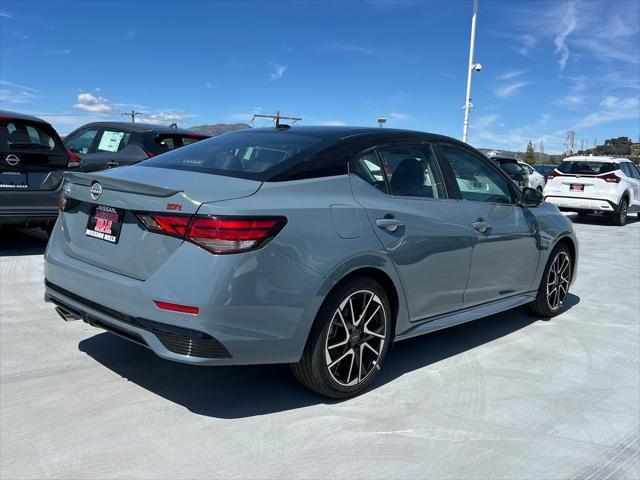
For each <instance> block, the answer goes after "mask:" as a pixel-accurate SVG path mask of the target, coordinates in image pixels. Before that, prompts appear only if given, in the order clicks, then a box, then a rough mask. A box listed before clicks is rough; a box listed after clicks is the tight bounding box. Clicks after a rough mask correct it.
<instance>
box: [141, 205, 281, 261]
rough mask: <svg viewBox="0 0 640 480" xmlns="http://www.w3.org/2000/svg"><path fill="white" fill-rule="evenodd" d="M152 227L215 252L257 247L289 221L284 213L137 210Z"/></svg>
mask: <svg viewBox="0 0 640 480" xmlns="http://www.w3.org/2000/svg"><path fill="white" fill-rule="evenodd" d="M136 216H137V217H138V219H139V220H140V222H141V223H142V225H143V226H144V227H145V228H146V229H147V230H149V231H152V232H155V233H161V234H164V235H171V236H174V237H179V238H184V239H185V240H187V241H189V242H191V243H195V244H196V245H198V246H200V247H202V248H204V249H205V250H209V251H210V252H212V253H216V254H226V253H240V252H247V251H249V250H255V249H257V248H260V247H262V246H263V245H265V244H266V243H267V242H269V240H271V239H272V238H273V237H275V236H276V235H277V234H278V232H280V230H282V228H283V227H284V226H285V225H286V223H287V220H286V218H284V217H216V216H194V217H189V216H185V215H166V214H162V213H138V214H136Z"/></svg>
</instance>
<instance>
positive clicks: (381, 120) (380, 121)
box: [378, 117, 387, 127]
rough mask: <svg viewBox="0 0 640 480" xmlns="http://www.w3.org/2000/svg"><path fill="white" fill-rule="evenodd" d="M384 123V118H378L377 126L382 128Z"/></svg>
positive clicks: (385, 121) (385, 120)
mask: <svg viewBox="0 0 640 480" xmlns="http://www.w3.org/2000/svg"><path fill="white" fill-rule="evenodd" d="M385 123H387V119H386V118H385V117H379V118H378V125H379V126H380V127H382V126H383V125H384V124H385Z"/></svg>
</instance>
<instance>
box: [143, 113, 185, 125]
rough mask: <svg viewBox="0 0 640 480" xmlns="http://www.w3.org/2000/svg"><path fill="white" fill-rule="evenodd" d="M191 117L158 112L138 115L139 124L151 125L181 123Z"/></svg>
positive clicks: (183, 114) (182, 114)
mask: <svg viewBox="0 0 640 480" xmlns="http://www.w3.org/2000/svg"><path fill="white" fill-rule="evenodd" d="M192 116H193V115H190V114H187V113H184V112H159V113H153V114H140V122H143V123H153V124H170V123H178V122H183V121H185V120H186V119H188V118H190V117H192Z"/></svg>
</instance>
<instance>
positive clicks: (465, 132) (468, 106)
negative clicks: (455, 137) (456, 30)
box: [462, 0, 482, 143]
mask: <svg viewBox="0 0 640 480" xmlns="http://www.w3.org/2000/svg"><path fill="white" fill-rule="evenodd" d="M477 16H478V0H473V16H472V17H471V43H470V45H469V68H468V69H467V97H466V101H465V102H464V127H463V130H462V141H463V142H465V143H467V135H468V133H469V111H470V110H471V107H473V104H472V103H471V74H472V73H473V71H474V70H475V71H476V72H479V71H480V70H482V65H480V64H479V63H475V62H474V61H473V48H474V46H475V43H476V17H477Z"/></svg>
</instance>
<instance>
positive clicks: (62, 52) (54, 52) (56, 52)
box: [47, 48, 73, 55]
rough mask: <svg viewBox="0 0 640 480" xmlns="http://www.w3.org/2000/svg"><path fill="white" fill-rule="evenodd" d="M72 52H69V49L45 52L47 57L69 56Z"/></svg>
mask: <svg viewBox="0 0 640 480" xmlns="http://www.w3.org/2000/svg"><path fill="white" fill-rule="evenodd" d="M72 51H73V50H71V49H70V48H64V49H62V50H49V51H47V54H48V55H70V54H71V52H72Z"/></svg>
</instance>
